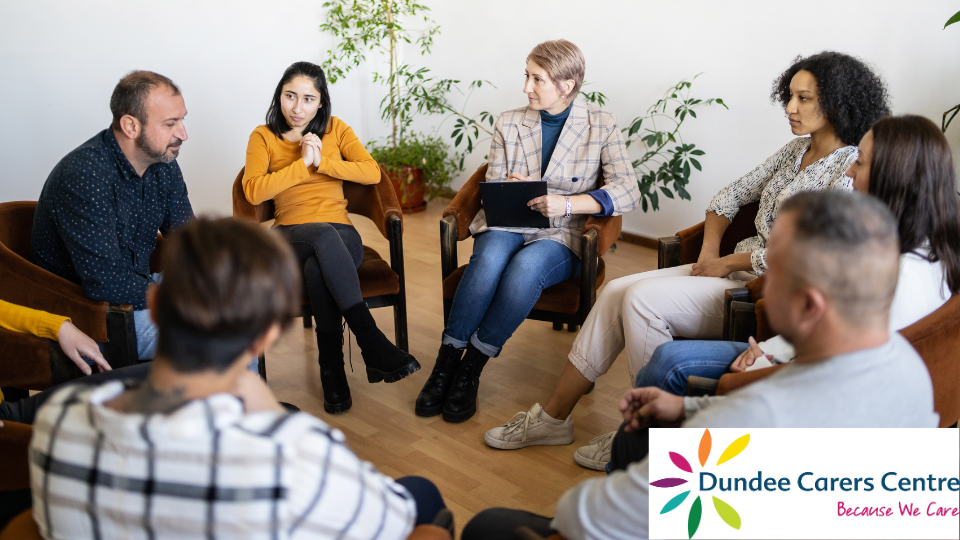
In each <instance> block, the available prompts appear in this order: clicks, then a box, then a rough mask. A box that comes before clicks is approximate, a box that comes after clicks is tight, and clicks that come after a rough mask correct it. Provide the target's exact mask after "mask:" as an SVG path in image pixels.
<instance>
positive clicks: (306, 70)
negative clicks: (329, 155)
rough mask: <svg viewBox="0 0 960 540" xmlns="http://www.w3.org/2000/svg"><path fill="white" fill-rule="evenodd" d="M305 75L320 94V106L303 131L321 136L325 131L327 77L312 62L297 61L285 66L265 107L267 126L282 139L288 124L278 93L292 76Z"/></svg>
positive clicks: (329, 114) (326, 123)
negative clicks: (267, 107)
mask: <svg viewBox="0 0 960 540" xmlns="http://www.w3.org/2000/svg"><path fill="white" fill-rule="evenodd" d="M301 76H303V77H307V78H309V79H310V80H312V81H313V86H314V88H316V89H317V92H318V93H319V94H320V108H319V109H317V115H316V116H314V117H313V120H311V121H310V123H309V124H307V127H306V129H304V130H303V132H304V133H313V134H314V135H316V136H317V137H321V138H322V137H323V134H324V133H326V132H327V125H328V124H329V123H330V116H331V114H332V111H331V110H330V92H327V77H326V76H325V75H324V74H323V68H321V67H320V66H318V65H316V64H314V63H312V62H297V63H295V64H293V65H291V66H290V67H288V68H287V70H286V71H284V72H283V77H280V82H279V83H277V89H276V90H275V91H274V92H273V101H272V102H270V108H269V109H267V127H268V128H270V131H272V132H273V134H274V135H276V136H277V138H280V139H282V138H283V134H284V133H286V132H288V131H290V129H291V128H290V125H289V124H287V119H286V118H284V117H283V110H282V109H280V94H282V93H283V85H285V84H287V83H288V82H290V81H291V80H292V79H293V78H294V77H301Z"/></svg>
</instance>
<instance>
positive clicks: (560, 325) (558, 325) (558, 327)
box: [553, 321, 563, 330]
mask: <svg viewBox="0 0 960 540" xmlns="http://www.w3.org/2000/svg"><path fill="white" fill-rule="evenodd" d="M553 329H554V330H563V323H562V322H556V321H554V322H553Z"/></svg>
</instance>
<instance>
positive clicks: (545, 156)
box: [540, 103, 613, 216]
mask: <svg viewBox="0 0 960 540" xmlns="http://www.w3.org/2000/svg"><path fill="white" fill-rule="evenodd" d="M572 108H573V103H571V104H570V106H569V107H567V110H565V111H563V112H562V113H559V114H550V113H548V112H547V111H540V133H541V135H540V147H541V152H540V171H541V172H540V176H541V177H543V174H544V173H546V172H547V165H548V164H549V163H550V158H551V157H553V151H554V150H556V148H557V141H559V140H560V132H561V131H563V125H564V124H565V123H566V122H567V117H568V116H570V109H572ZM574 180H576V179H574ZM587 195H590V196H591V197H593V198H594V200H596V201H597V202H598V203H600V206H601V207H602V210H601V211H600V213H598V214H595V215H597V216H609V215H613V200H612V199H611V198H610V194H609V193H607V192H606V191H604V190H602V189H596V190H593V191H588V192H587Z"/></svg>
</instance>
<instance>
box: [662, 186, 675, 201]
mask: <svg viewBox="0 0 960 540" xmlns="http://www.w3.org/2000/svg"><path fill="white" fill-rule="evenodd" d="M660 191H662V192H663V194H664V195H666V196H667V198H668V199H672V198H673V192H672V191H670V190H669V189H667V188H665V187H663V186H660Z"/></svg>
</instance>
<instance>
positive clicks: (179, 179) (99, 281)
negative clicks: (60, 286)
mask: <svg viewBox="0 0 960 540" xmlns="http://www.w3.org/2000/svg"><path fill="white" fill-rule="evenodd" d="M110 110H111V112H112V113H113V123H112V124H111V126H110V127H109V128H107V129H105V130H103V131H101V132H100V133H98V134H97V135H95V136H94V137H93V138H92V139H90V140H89V141H87V142H85V143H83V144H82V145H80V146H79V147H78V148H77V149H76V150H73V151H72V152H70V153H69V154H67V155H66V157H64V158H63V159H62V160H60V162H59V163H58V164H57V166H56V167H54V169H53V172H51V173H50V176H49V177H47V181H46V183H45V184H44V186H43V191H42V192H41V194H40V200H39V202H38V203H37V210H36V214H34V218H33V238H32V241H31V259H32V260H33V262H34V264H37V265H38V266H40V267H42V268H44V269H46V270H49V271H50V272H53V273H54V274H56V275H58V276H60V277H63V278H65V279H68V280H70V281H73V282H74V283H78V284H80V286H81V287H83V291H84V294H86V296H87V297H89V298H91V299H93V300H99V301H103V302H110V303H113V304H130V305H132V306H133V309H134V310H135V312H134V322H135V325H136V331H137V355H138V357H139V358H140V359H141V360H148V359H151V358H153V354H154V351H155V350H156V327H155V325H154V323H153V321H152V320H151V319H150V316H149V314H148V312H147V310H146V292H147V287H148V286H149V285H150V284H151V283H153V282H154V281H155V280H156V279H157V278H158V276H155V275H151V273H150V254H151V253H153V250H154V249H155V248H156V245H157V233H158V232H159V233H160V234H162V235H164V236H166V235H167V234H168V233H169V232H171V231H172V230H174V229H176V228H177V227H180V226H181V225H183V224H185V223H186V222H187V221H189V220H190V219H192V218H193V209H192V208H191V206H190V200H189V199H188V198H187V186H186V184H184V182H183V174H182V173H181V172H180V166H179V165H177V161H176V159H177V155H178V154H179V152H180V146H181V144H183V142H184V141H186V140H187V130H186V128H185V127H184V125H183V118H184V117H185V116H186V115H187V109H186V106H185V105H184V102H183V96H181V94H180V89H179V88H177V86H176V85H175V84H174V83H173V81H171V80H170V79H168V78H167V77H164V76H163V75H159V74H157V73H153V72H149V71H134V72H132V73H130V74H128V75H127V76H126V77H124V78H123V79H121V80H120V82H119V83H118V84H117V86H116V88H114V90H113V95H112V96H111V98H110Z"/></svg>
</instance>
